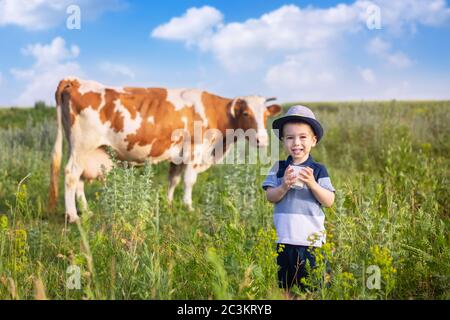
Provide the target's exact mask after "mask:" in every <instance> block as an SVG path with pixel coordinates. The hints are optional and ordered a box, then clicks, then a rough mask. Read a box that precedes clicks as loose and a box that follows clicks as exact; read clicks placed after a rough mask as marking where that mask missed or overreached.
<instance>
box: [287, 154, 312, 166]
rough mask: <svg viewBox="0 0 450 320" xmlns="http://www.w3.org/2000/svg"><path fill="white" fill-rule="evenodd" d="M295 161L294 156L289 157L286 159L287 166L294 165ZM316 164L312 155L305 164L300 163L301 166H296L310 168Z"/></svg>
mask: <svg viewBox="0 0 450 320" xmlns="http://www.w3.org/2000/svg"><path fill="white" fill-rule="evenodd" d="M292 162H293V160H292V156H289V157H287V159H286V163H287V165H290V164H292ZM313 162H314V159H313V157H312V155H311V154H310V155H309V156H308V159H306V160H305V161H304V162H302V163H300V164H296V165H297V166H308V165H311V164H312V163H313Z"/></svg>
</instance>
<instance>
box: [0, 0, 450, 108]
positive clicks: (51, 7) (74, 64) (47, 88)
mask: <svg viewBox="0 0 450 320" xmlns="http://www.w3.org/2000/svg"><path fill="white" fill-rule="evenodd" d="M449 57H450V6H449V3H447V1H445V0H403V1H400V0H374V1H367V0H355V1H344V0H340V1H332V0H327V1H300V0H298V1H296V0H291V1H284V0H271V1H261V0H240V1H230V0H217V1H204V0H184V1H175V0H165V1H164V2H156V1H138V0H135V1H133V0H102V1H89V0H0V106H32V105H33V104H34V102H35V101H37V100H44V101H46V102H47V103H48V104H51V105H54V92H55V89H56V86H57V84H58V82H59V80H61V79H62V78H64V77H67V76H77V77H80V78H83V79H90V80H96V81H98V82H100V83H103V84H105V85H111V86H125V85H127V86H142V87H167V88H199V89H204V90H207V91H209V92H212V93H215V94H218V95H221V96H224V97H229V98H232V97H237V96H243V95H251V94H258V95H262V96H266V97H277V98H278V99H279V101H281V102H288V101H341V100H357V101H359V100H386V99H403V100H404V99H426V100H429V99H450V58H449Z"/></svg>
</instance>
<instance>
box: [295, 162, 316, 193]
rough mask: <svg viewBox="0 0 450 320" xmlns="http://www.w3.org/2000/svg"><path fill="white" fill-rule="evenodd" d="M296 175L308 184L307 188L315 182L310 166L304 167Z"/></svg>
mask: <svg viewBox="0 0 450 320" xmlns="http://www.w3.org/2000/svg"><path fill="white" fill-rule="evenodd" d="M298 176H299V179H300V180H301V181H303V182H304V183H305V184H306V185H307V186H308V188H311V187H312V186H313V185H314V184H315V183H316V179H315V178H314V170H313V169H312V168H310V167H304V168H303V169H302V170H301V171H300V174H299V175H298Z"/></svg>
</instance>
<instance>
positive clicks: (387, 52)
mask: <svg viewBox="0 0 450 320" xmlns="http://www.w3.org/2000/svg"><path fill="white" fill-rule="evenodd" d="M367 50H368V51H369V53H371V54H374V55H375V56H377V57H379V58H381V59H382V60H384V61H386V62H387V63H388V64H389V65H392V66H394V67H397V68H407V67H409V66H411V65H412V61H411V59H410V58H409V57H408V56H407V55H406V54H405V53H403V52H401V51H395V52H393V50H392V45H391V44H390V43H389V42H386V41H384V40H383V39H381V38H380V37H375V38H373V39H372V40H371V41H370V42H369V45H368V46H367Z"/></svg>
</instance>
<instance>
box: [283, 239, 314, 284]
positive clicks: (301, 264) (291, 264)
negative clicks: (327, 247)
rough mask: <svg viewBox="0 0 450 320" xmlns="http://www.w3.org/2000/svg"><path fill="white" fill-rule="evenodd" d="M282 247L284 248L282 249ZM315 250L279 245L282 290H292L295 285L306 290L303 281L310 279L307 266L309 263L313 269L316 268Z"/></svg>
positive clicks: (305, 247) (291, 245)
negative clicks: (303, 279)
mask: <svg viewBox="0 0 450 320" xmlns="http://www.w3.org/2000/svg"><path fill="white" fill-rule="evenodd" d="M280 245H283V246H284V247H283V248H282V249H281V248H280ZM313 250H314V248H313V247H307V246H298V245H293V244H281V243H278V245H277V252H278V256H277V264H278V266H279V267H280V268H279V270H278V285H279V287H280V288H284V289H290V288H292V287H293V286H294V285H297V286H298V287H299V288H300V289H304V288H305V285H303V284H302V283H301V279H302V278H306V277H308V271H307V267H306V264H307V263H308V264H309V266H310V268H311V269H313V268H315V267H316V258H315V256H314V251H313ZM280 251H281V252H280Z"/></svg>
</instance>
